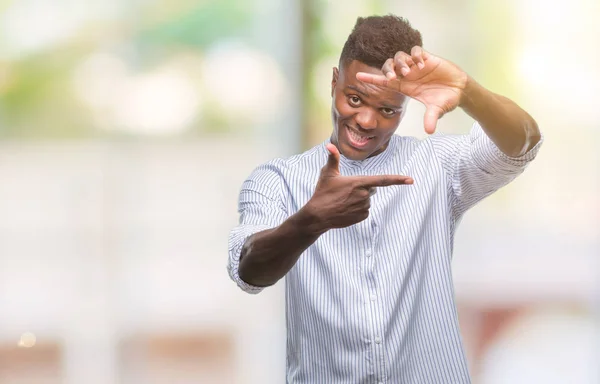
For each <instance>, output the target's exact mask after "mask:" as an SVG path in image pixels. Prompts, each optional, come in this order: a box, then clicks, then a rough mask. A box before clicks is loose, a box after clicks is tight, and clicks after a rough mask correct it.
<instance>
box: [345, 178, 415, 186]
mask: <svg viewBox="0 0 600 384" xmlns="http://www.w3.org/2000/svg"><path fill="white" fill-rule="evenodd" d="M356 181H357V182H358V184H359V185H360V186H361V187H364V188H371V187H388V186H390V185H403V184H412V183H413V182H414V180H413V179H412V177H410V176H402V175H377V176H357V177H356Z"/></svg>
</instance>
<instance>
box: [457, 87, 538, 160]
mask: <svg viewBox="0 0 600 384" xmlns="http://www.w3.org/2000/svg"><path fill="white" fill-rule="evenodd" d="M459 106H460V107H461V108H462V109H463V110H464V111H465V112H466V113H467V114H468V115H469V116H471V117H472V118H474V119H475V120H476V121H477V122H478V123H479V125H480V126H481V128H483V131H484V132H485V133H486V135H487V136H488V137H489V138H490V139H491V140H492V141H493V142H494V144H496V146H497V147H498V149H500V150H501V151H502V152H503V153H504V154H506V155H507V156H509V157H521V156H523V155H524V154H525V153H527V152H528V151H529V150H531V149H532V148H533V147H534V146H535V145H536V144H537V143H538V142H539V141H540V139H541V135H540V131H539V129H538V126H537V123H536V122H535V120H534V119H533V118H532V117H531V116H530V115H529V114H528V113H527V112H525V111H524V110H523V109H521V108H520V107H519V106H518V105H517V104H516V103H514V102H513V101H511V100H509V99H508V98H506V97H504V96H500V95H498V94H495V93H493V92H490V91H489V90H487V89H485V88H484V87H482V86H481V85H479V84H478V83H477V82H476V81H475V80H473V79H472V78H471V77H468V78H467V82H466V86H465V88H464V90H463V94H462V97H461V101H460V104H459Z"/></svg>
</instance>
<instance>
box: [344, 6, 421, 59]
mask: <svg viewBox="0 0 600 384" xmlns="http://www.w3.org/2000/svg"><path fill="white" fill-rule="evenodd" d="M415 45H418V46H423V40H422V39H421V32H419V31H417V30H416V29H414V28H413V27H412V26H411V25H410V23H409V22H408V20H406V19H404V18H402V17H398V16H394V15H386V16H369V17H359V18H358V19H357V20H356V24H355V25H354V29H352V33H350V36H348V39H347V40H346V43H345V44H344V48H343V49H342V54H341V55H340V67H341V66H342V65H344V66H345V65H347V64H350V63H351V62H352V61H354V60H358V61H360V62H361V63H364V64H366V65H368V66H371V67H376V68H381V67H382V66H383V63H385V61H386V60H387V59H388V58H390V57H394V55H395V54H396V52H398V51H403V52H406V53H408V54H410V50H411V49H412V47H414V46H415Z"/></svg>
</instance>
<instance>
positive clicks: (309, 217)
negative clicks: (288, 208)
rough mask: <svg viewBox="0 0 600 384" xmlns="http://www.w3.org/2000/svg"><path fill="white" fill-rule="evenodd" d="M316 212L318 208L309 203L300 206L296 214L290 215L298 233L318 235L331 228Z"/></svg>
mask: <svg viewBox="0 0 600 384" xmlns="http://www.w3.org/2000/svg"><path fill="white" fill-rule="evenodd" d="M317 212H318V209H316V208H315V207H313V206H311V205H310V203H309V204H306V205H305V206H304V207H302V208H301V209H300V210H299V211H298V212H297V213H296V214H294V215H292V216H291V217H290V220H291V222H292V223H293V225H294V227H295V228H296V230H297V231H298V232H299V233H301V234H304V235H307V236H316V237H318V236H321V235H322V234H323V233H325V232H327V231H328V230H330V229H331V228H329V226H328V225H327V223H326V222H325V221H324V220H323V219H322V218H321V217H320V216H319V215H318V213H317Z"/></svg>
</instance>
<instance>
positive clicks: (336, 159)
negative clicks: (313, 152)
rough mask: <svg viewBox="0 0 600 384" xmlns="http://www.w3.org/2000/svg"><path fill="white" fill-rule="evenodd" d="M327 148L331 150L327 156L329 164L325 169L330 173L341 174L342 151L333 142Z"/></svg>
mask: <svg viewBox="0 0 600 384" xmlns="http://www.w3.org/2000/svg"><path fill="white" fill-rule="evenodd" d="M327 150H328V151H329V157H328V158H327V164H325V167H323V171H324V172H327V173H329V175H332V176H333V175H339V174H340V151H338V149H337V147H336V146H335V145H333V144H331V143H329V144H327Z"/></svg>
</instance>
